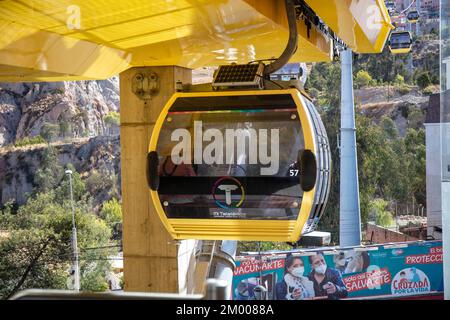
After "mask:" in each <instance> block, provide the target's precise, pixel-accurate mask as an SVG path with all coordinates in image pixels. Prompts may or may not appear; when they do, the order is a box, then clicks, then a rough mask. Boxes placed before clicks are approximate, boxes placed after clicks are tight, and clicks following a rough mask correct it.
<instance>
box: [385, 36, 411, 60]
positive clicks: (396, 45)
mask: <svg viewBox="0 0 450 320" xmlns="http://www.w3.org/2000/svg"><path fill="white" fill-rule="evenodd" d="M388 45H389V50H390V51H391V53H393V54H399V53H408V52H410V51H411V47H412V37H411V33H410V32H409V31H396V32H392V33H391V35H390V37H389V41H388Z"/></svg>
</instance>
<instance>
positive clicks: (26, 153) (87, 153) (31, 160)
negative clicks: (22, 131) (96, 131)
mask: <svg viewBox="0 0 450 320" xmlns="http://www.w3.org/2000/svg"><path fill="white" fill-rule="evenodd" d="M52 146H53V147H54V148H55V149H56V151H57V154H58V160H59V163H60V164H61V165H63V166H65V165H66V164H68V163H71V164H73V165H74V166H75V169H76V170H77V171H78V172H80V173H81V174H82V178H83V179H85V180H86V181H87V182H88V183H87V186H88V188H89V187H91V188H92V189H93V190H92V191H94V192H93V194H92V195H93V196H94V202H95V204H100V203H102V202H103V201H105V200H108V199H109V195H108V191H109V190H101V189H102V188H96V186H90V185H93V184H94V183H96V181H92V183H89V182H90V181H91V180H93V178H92V177H93V175H94V172H97V173H99V174H100V175H103V176H104V178H103V183H105V180H107V179H109V180H111V179H113V177H114V176H118V177H120V142H119V137H118V136H98V137H93V138H77V139H73V140H71V141H68V142H59V143H53V144H52ZM46 148H48V145H47V144H36V145H29V146H25V147H17V148H1V149H0V205H2V204H5V203H6V202H8V201H11V200H12V201H14V202H16V203H17V204H18V205H21V204H24V203H25V202H26V199H27V198H28V195H29V194H30V193H31V192H32V191H33V187H34V175H35V173H36V171H37V170H38V169H39V168H40V167H41V163H42V159H43V153H44V152H45V150H46ZM116 183H117V187H118V188H119V189H120V179H119V180H118V181H116ZM94 189H98V190H94Z"/></svg>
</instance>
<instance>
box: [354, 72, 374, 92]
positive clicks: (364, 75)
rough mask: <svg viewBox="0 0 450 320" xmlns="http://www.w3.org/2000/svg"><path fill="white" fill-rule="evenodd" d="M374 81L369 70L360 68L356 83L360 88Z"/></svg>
mask: <svg viewBox="0 0 450 320" xmlns="http://www.w3.org/2000/svg"><path fill="white" fill-rule="evenodd" d="M371 82H372V77H371V76H370V74H369V73H368V72H367V71H364V70H359V71H358V72H357V73H356V78H355V85H356V86H357V87H358V88H363V87H367V86H368V85H369V84H370V83H371Z"/></svg>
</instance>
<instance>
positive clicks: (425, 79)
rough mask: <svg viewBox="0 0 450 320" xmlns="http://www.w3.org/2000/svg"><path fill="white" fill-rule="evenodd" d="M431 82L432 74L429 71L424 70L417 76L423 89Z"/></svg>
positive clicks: (418, 82) (418, 83)
mask: <svg viewBox="0 0 450 320" xmlns="http://www.w3.org/2000/svg"><path fill="white" fill-rule="evenodd" d="M430 84H431V78H430V74H429V73H428V72H423V73H421V74H420V75H419V76H418V77H417V85H418V86H419V87H420V88H421V89H425V88H426V87H428V86H429V85H430Z"/></svg>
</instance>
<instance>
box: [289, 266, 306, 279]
mask: <svg viewBox="0 0 450 320" xmlns="http://www.w3.org/2000/svg"><path fill="white" fill-rule="evenodd" d="M304 272H305V268H304V267H297V268H294V269H292V275H293V276H294V277H297V278H300V277H302V276H303V273H304Z"/></svg>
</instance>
